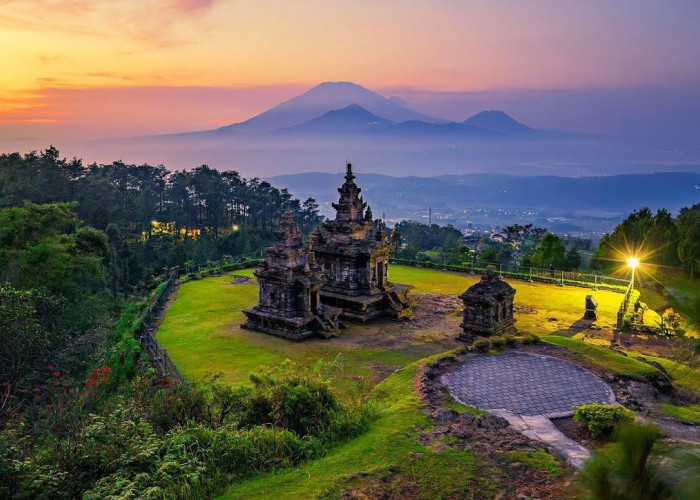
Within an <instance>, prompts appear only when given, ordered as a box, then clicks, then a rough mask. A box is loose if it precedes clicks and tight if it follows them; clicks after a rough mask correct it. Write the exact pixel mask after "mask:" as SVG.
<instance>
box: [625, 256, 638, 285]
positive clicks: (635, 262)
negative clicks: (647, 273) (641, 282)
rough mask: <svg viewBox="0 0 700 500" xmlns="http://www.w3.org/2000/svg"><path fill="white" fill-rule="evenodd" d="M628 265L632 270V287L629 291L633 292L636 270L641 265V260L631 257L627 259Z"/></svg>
mask: <svg viewBox="0 0 700 500" xmlns="http://www.w3.org/2000/svg"><path fill="white" fill-rule="evenodd" d="M627 265H628V266H630V269H632V279H631V280H630V286H629V291H630V292H631V291H632V288H633V287H634V270H635V269H637V266H638V265H639V259H637V257H629V258H628V259H627Z"/></svg>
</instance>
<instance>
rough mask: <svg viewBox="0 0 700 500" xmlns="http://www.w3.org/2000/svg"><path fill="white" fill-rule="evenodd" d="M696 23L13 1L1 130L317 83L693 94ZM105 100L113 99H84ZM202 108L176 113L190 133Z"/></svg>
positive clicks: (654, 13) (180, 0) (314, 3)
mask: <svg viewBox="0 0 700 500" xmlns="http://www.w3.org/2000/svg"><path fill="white" fill-rule="evenodd" d="M693 13H695V14H700V6H698V5H697V4H696V3H693V2H691V1H688V0H683V1H679V2H674V4H673V5H672V6H669V5H661V4H659V3H658V2H654V1H651V0H647V1H632V0H622V1H619V2H615V3H610V2H607V1H603V0H595V1H590V2H577V1H574V0H570V1H561V2H556V3H553V2H549V1H544V0H533V1H532V2H518V1H514V0H493V1H489V2H476V1H471V2H464V1H457V0H445V1H444V2H441V3H440V4H439V8H436V6H435V5H429V4H427V3H425V2H419V1H417V0H416V1H403V2H396V1H391V0H384V1H380V2H371V3H370V2H352V3H351V2H342V1H340V0H335V1H327V0H326V1H321V0H310V1H307V2H303V3H289V2H281V1H262V2H261V1H255V2H254V1H241V2H235V3H234V2H225V1H219V0H138V1H136V0H115V1H114V2H109V3H104V4H102V3H100V4H98V5H91V4H87V3H86V2H80V1H77V0H49V1H39V0H8V1H6V2H4V5H3V10H2V11H0V43H2V44H3V46H4V47H6V48H9V50H8V49H6V50H5V51H4V57H3V58H2V59H0V75H1V76H0V125H2V129H0V131H1V132H2V133H3V134H4V135H6V134H10V133H18V134H19V133H23V131H25V130H32V131H34V132H36V131H41V130H54V131H55V130H57V129H59V128H61V127H64V128H66V127H67V128H66V130H68V129H70V127H74V128H75V129H76V130H80V129H84V130H89V129H90V126H89V124H88V122H89V121H90V120H85V119H84V118H85V117H84V115H85V113H88V112H89V110H90V109H92V108H93V107H94V106H95V105H96V104H100V102H98V101H100V100H101V101H104V99H105V97H104V96H105V95H109V96H110V97H109V99H114V103H113V106H112V108H113V112H114V115H113V116H111V118H112V119H114V121H115V122H118V123H121V122H124V123H126V122H128V121H129V120H131V122H133V123H137V122H138V121H139V120H142V119H143V117H142V116H141V114H142V113H140V110H142V109H143V110H144V111H143V113H147V112H148V109H149V107H150V106H152V103H153V97H152V94H149V93H148V91H147V89H154V90H157V89H170V88H176V89H186V88H189V89H191V88H199V87H201V88H207V89H210V88H214V89H231V90H240V91H244V90H246V89H267V91H263V92H262V94H264V97H260V96H258V95H257V94H255V93H253V94H255V95H256V97H253V94H250V97H246V99H243V101H247V100H250V101H251V103H252V104H248V103H247V102H241V103H236V104H235V106H231V107H230V109H229V110H228V111H227V112H226V113H223V112H222V113H221V114H220V115H218V116H214V115H212V116H209V117H208V118H206V119H205V118H201V120H200V121H199V122H197V124H200V123H206V121H210V122H211V123H213V124H222V123H226V122H227V121H229V120H230V121H237V120H241V119H245V118H248V117H250V116H252V115H254V114H256V113H257V112H260V111H262V110H263V109H265V107H268V106H270V105H272V104H275V103H276V102H279V101H281V100H284V99H286V98H289V97H291V96H293V95H295V94H296V93H299V92H300V91H303V90H305V89H307V88H310V87H311V86H313V85H316V84H318V83H320V82H323V81H339V80H345V81H353V82H357V83H359V84H361V85H364V86H366V87H368V88H370V89H373V90H376V89H381V88H404V87H405V88H408V89H410V90H412V91H415V90H429V91H440V92H455V91H480V90H493V89H502V88H518V89H560V88H561V89H571V88H600V87H623V86H632V87H634V86H694V85H698V84H700V68H698V64H697V62H696V61H697V60H699V59H700V35H698V34H697V33H696V32H695V31H696V30H695V25H694V20H695V19H697V18H698V16H697V15H692V14H693ZM121 89H125V90H121ZM144 89H146V90H144ZM99 90H102V91H110V92H102V94H101V97H100V98H99V99H98V98H95V99H97V100H95V99H93V101H90V99H91V98H92V97H91V96H94V95H96V94H99V92H97V91H99ZM196 101H197V100H196V99H192V98H191V97H188V98H187V99H186V100H185V101H183V102H184V103H183V102H177V103H175V104H174V105H177V106H181V107H182V109H181V110H180V111H178V113H177V117H178V118H177V119H178V120H181V121H182V123H183V124H184V123H185V121H186V120H185V118H186V115H187V113H188V112H190V113H192V114H193V115H196V110H197V107H198V103H197V102H196ZM98 108H99V106H98ZM100 109H101V108H100ZM161 111H164V112H165V111H167V110H161ZM165 114H166V116H165V117H164V119H163V126H162V130H164V131H167V130H168V126H171V127H172V124H173V123H175V122H174V121H173V116H171V114H169V113H168V112H165ZM100 118H105V117H100ZM107 118H110V117H107ZM81 120H83V121H81ZM93 121H94V117H93ZM93 125H94V123H93ZM156 125H157V124H155V123H154V126H153V127H154V129H157V128H158V127H157V126H156ZM76 133H78V132H76Z"/></svg>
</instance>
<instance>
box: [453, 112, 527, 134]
mask: <svg viewBox="0 0 700 500" xmlns="http://www.w3.org/2000/svg"><path fill="white" fill-rule="evenodd" d="M462 124H463V125H471V126H473V127H479V128H482V129H485V130H490V131H492V132H499V133H501V134H524V133H532V132H535V130H534V129H531V128H530V127H528V126H527V125H523V124H522V123H520V122H518V121H516V120H514V119H513V118H512V117H511V116H510V115H508V114H507V113H504V112H503V111H498V110H490V111H482V112H481V113H477V114H475V115H474V116H471V117H469V118H467V119H466V120H464V121H463V122H462Z"/></svg>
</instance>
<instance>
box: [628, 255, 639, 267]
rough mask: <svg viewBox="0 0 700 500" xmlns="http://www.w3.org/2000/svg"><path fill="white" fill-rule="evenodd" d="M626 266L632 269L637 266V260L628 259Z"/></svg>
mask: <svg viewBox="0 0 700 500" xmlns="http://www.w3.org/2000/svg"><path fill="white" fill-rule="evenodd" d="M627 265H628V266H630V267H631V268H632V269H634V268H635V267H637V266H638V265H639V259H637V257H629V258H628V259H627Z"/></svg>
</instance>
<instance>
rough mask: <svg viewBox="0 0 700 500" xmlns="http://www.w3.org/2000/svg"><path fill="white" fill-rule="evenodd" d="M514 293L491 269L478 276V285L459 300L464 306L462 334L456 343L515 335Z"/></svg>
mask: <svg viewBox="0 0 700 500" xmlns="http://www.w3.org/2000/svg"><path fill="white" fill-rule="evenodd" d="M514 297H515V289H514V288H513V287H512V286H510V285H509V284H508V283H506V282H505V281H503V280H502V279H501V278H500V277H498V276H497V275H496V273H494V272H493V271H492V270H491V269H487V270H486V272H485V273H484V274H483V275H482V277H481V281H479V282H478V283H476V284H475V285H472V286H471V287H469V288H468V289H467V291H466V292H464V293H463V294H462V295H460V296H459V298H461V299H462V301H463V302H464V316H463V318H462V324H461V325H459V326H460V327H462V330H463V333H462V334H460V336H459V337H458V338H459V339H460V340H474V338H475V337H490V336H491V335H503V334H508V333H515V326H514V325H515V318H514V317H513V298H514Z"/></svg>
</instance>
